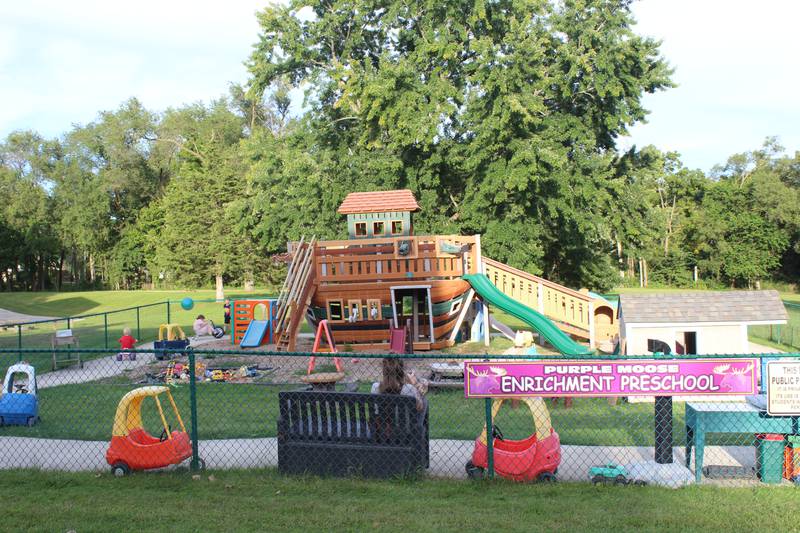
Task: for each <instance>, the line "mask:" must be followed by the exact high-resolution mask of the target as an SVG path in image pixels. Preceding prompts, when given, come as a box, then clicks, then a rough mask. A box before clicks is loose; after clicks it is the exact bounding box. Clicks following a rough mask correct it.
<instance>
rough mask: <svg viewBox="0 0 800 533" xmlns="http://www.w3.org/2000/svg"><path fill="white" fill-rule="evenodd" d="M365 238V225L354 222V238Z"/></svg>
mask: <svg viewBox="0 0 800 533" xmlns="http://www.w3.org/2000/svg"><path fill="white" fill-rule="evenodd" d="M366 236H367V223H366V222H356V237H366Z"/></svg>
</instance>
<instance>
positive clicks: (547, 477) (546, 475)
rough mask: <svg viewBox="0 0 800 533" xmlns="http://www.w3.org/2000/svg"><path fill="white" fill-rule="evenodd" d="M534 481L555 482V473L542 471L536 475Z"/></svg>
mask: <svg viewBox="0 0 800 533" xmlns="http://www.w3.org/2000/svg"><path fill="white" fill-rule="evenodd" d="M536 481H539V482H541V483H555V482H556V475H555V474H553V473H552V472H542V473H541V474H539V475H538V476H536Z"/></svg>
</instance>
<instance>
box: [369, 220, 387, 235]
mask: <svg viewBox="0 0 800 533" xmlns="http://www.w3.org/2000/svg"><path fill="white" fill-rule="evenodd" d="M385 234H386V224H384V223H383V222H373V223H372V235H373V236H374V237H383V236H384V235H385Z"/></svg>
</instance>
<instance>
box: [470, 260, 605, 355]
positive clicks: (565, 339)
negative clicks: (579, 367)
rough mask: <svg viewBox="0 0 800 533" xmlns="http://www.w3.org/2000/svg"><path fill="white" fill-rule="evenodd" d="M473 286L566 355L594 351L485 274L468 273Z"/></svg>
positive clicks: (494, 304)
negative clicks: (493, 283)
mask: <svg viewBox="0 0 800 533" xmlns="http://www.w3.org/2000/svg"><path fill="white" fill-rule="evenodd" d="M464 280H466V281H467V282H468V283H469V284H470V285H472V288H473V289H475V292H477V293H478V294H479V295H480V296H481V298H483V299H484V300H486V302H487V303H488V304H489V305H493V306H495V307H497V308H499V309H502V310H503V311H505V312H506V313H508V314H510V315H512V316H514V317H516V318H518V319H520V320H522V321H523V322H525V323H526V324H528V325H529V326H530V327H532V328H533V329H535V330H536V331H538V332H539V334H540V335H541V336H542V337H544V338H545V340H547V342H549V343H550V344H552V345H553V346H554V347H555V349H556V350H558V351H559V352H561V353H562V354H564V355H589V354H591V353H593V352H592V350H590V349H589V348H587V347H586V346H583V345H582V344H578V343H577V342H575V341H573V340H572V339H571V338H570V337H569V336H568V335H567V334H566V333H564V332H563V331H561V330H560V329H558V326H556V325H555V324H554V323H553V322H552V321H551V320H549V319H548V318H547V317H545V316H544V315H543V314H541V313H539V312H537V311H534V310H533V309H531V308H530V307H528V306H527V305H524V304H521V303H520V302H518V301H516V300H514V299H513V298H510V297H508V296H506V295H505V294H503V293H502V292H500V290H499V289H498V288H497V287H495V286H494V285H492V282H491V281H489V278H487V277H486V276H485V275H483V274H468V275H466V276H464Z"/></svg>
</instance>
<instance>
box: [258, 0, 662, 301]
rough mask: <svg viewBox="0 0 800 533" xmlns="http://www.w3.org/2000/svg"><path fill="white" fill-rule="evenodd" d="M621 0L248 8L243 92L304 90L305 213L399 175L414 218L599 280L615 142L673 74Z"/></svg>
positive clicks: (349, 2)
mask: <svg viewBox="0 0 800 533" xmlns="http://www.w3.org/2000/svg"><path fill="white" fill-rule="evenodd" d="M629 4H630V2H628V1H619V0H616V1H610V0H587V1H565V2H551V1H546V0H535V1H530V0H528V1H516V0H506V1H500V2H481V1H479V2H466V1H438V0H437V1H433V0H417V1H412V2H399V1H383V2H374V1H371V0H355V1H353V0H333V1H322V2H312V3H311V4H310V5H309V4H308V2H304V1H300V0H295V1H290V2H289V3H288V5H285V6H271V7H268V8H266V9H265V10H264V11H263V12H261V13H260V14H259V22H260V24H261V27H262V33H261V37H260V40H259V42H258V44H257V46H256V49H255V51H254V53H253V55H252V56H251V60H250V64H249V68H250V71H251V73H252V79H251V82H250V91H251V93H252V94H254V95H258V94H261V93H262V92H263V91H265V90H267V88H268V87H270V85H271V84H272V83H273V82H274V81H275V80H277V79H288V80H289V81H290V83H292V84H293V85H294V86H296V87H302V88H303V89H304V90H305V92H306V105H307V108H308V112H307V113H306V116H305V117H304V127H305V128H306V129H307V132H308V134H306V135H305V136H304V140H305V141H306V142H308V144H307V145H306V146H305V147H304V148H300V150H299V151H300V152H301V153H304V154H309V155H310V156H311V158H312V159H313V166H314V167H315V169H316V172H313V173H309V174H307V175H298V176H294V179H295V180H312V179H313V180H320V179H323V180H324V179H327V180H329V181H330V183H326V184H325V185H324V186H323V187H322V190H321V194H319V195H318V196H317V195H314V196H311V197H309V198H308V200H307V201H308V202H311V204H312V205H311V206H309V212H314V213H315V216H319V215H318V213H320V212H322V210H323V209H330V206H331V205H335V204H336V203H337V202H338V201H339V200H341V198H343V196H344V194H345V193H347V192H349V191H350V190H365V189H367V188H372V187H374V188H389V187H410V188H411V189H413V190H414V191H415V192H416V194H417V195H418V197H419V199H420V203H421V205H422V208H423V212H422V213H421V216H420V217H418V226H419V227H420V229H422V230H429V231H465V232H481V233H485V240H484V242H485V246H486V251H487V253H488V254H490V255H493V256H494V257H496V258H497V259H500V260H506V261H509V262H511V263H512V264H515V265H517V266H520V267H523V268H527V269H530V270H535V271H543V272H545V273H546V274H547V275H549V276H552V277H554V278H557V279H561V280H563V281H566V282H568V283H571V284H576V285H577V284H584V283H585V284H591V285H593V286H607V285H608V283H609V281H610V279H611V278H610V273H611V272H612V270H613V269H612V263H611V261H610V259H609V254H608V252H609V250H610V249H611V245H612V241H611V237H610V233H611V232H610V230H609V229H608V228H607V227H605V226H604V224H603V214H604V213H605V212H606V211H607V210H608V209H612V208H613V205H612V197H611V196H610V195H609V194H608V193H607V187H606V182H607V181H608V180H610V179H612V178H613V175H614V167H613V163H614V156H615V142H616V139H617V138H618V136H620V135H622V134H624V133H626V131H627V128H628V127H629V126H630V125H632V124H634V123H636V122H637V121H640V120H642V119H643V118H644V117H645V113H646V112H645V110H644V109H643V108H642V106H641V97H642V94H643V93H645V92H652V91H656V90H658V89H661V88H664V87H667V86H669V84H670V82H669V69H668V68H667V66H666V64H665V63H664V61H663V60H662V59H661V58H660V56H659V54H658V43H657V42H656V41H653V40H651V39H647V38H643V37H640V36H638V35H636V34H635V33H634V32H633V31H632V29H631V25H632V23H633V20H632V18H631V14H630V8H629ZM273 172H275V171H273ZM320 173H322V175H320ZM282 176H283V175H282V174H281V173H279V172H275V174H274V180H275V181H276V182H280V180H281V179H285V178H282ZM262 178H263V179H262V182H269V180H270V179H271V177H270V176H262ZM295 187H300V188H304V189H306V190H309V191H311V190H313V186H312V185H310V184H309V185H306V186H302V185H295ZM322 216H323V217H324V216H325V215H322Z"/></svg>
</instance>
